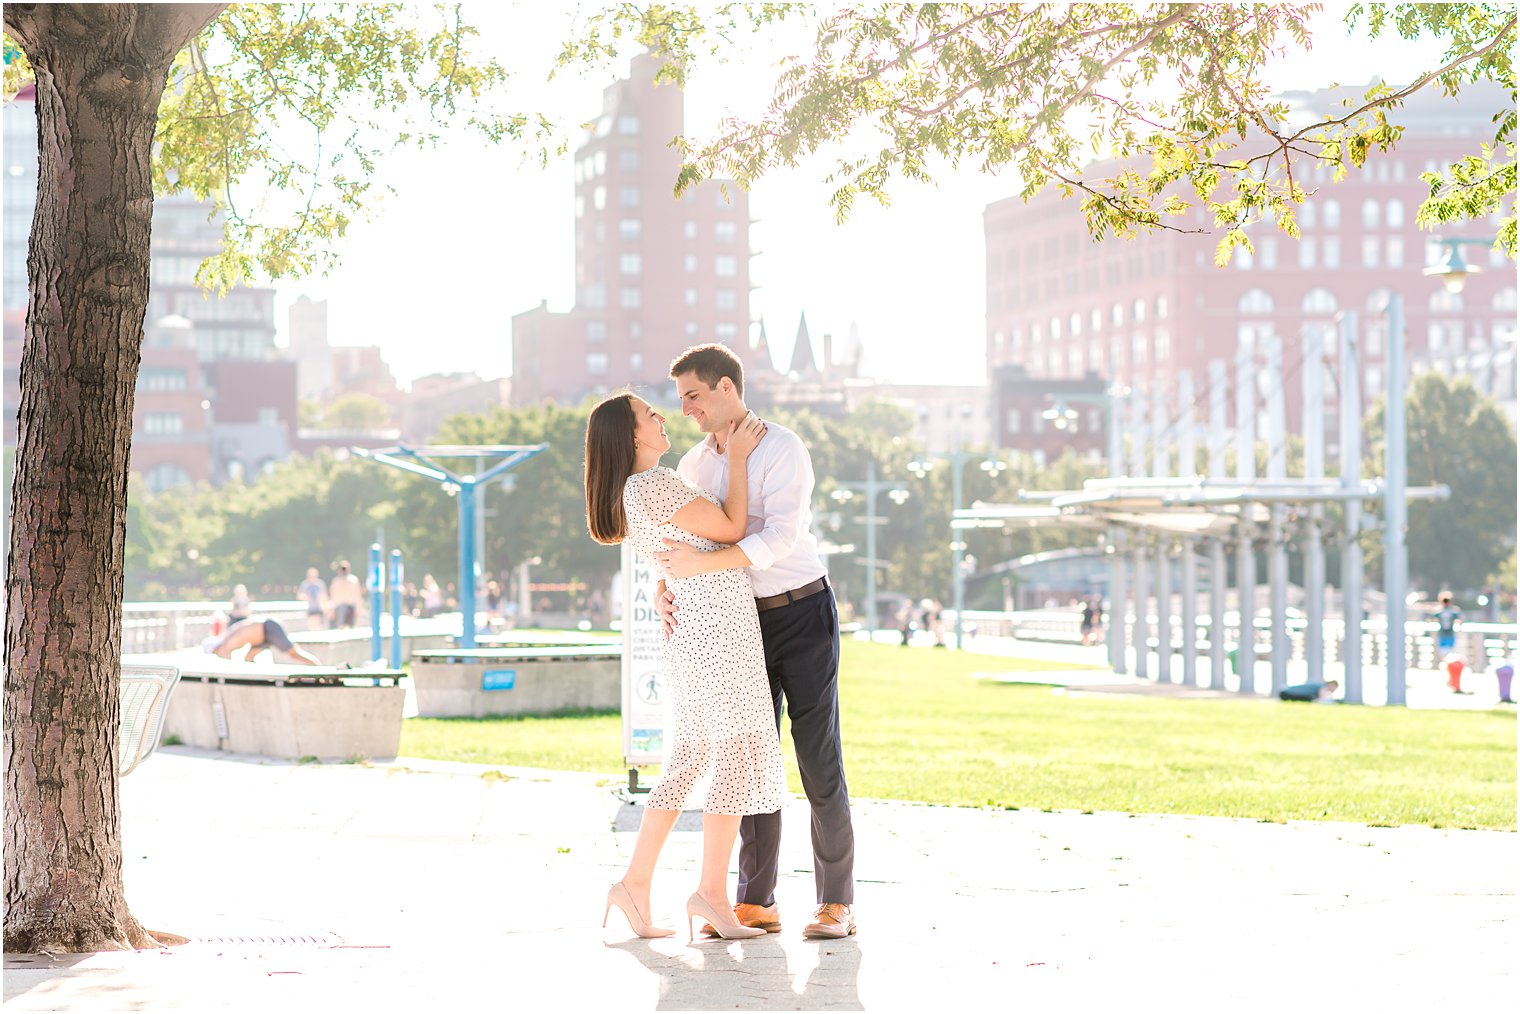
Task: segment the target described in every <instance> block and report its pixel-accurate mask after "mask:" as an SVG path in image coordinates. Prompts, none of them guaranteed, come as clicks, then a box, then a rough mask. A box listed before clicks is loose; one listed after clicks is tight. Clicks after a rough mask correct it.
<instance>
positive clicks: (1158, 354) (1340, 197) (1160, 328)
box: [985, 87, 1515, 453]
mask: <svg viewBox="0 0 1520 1014" xmlns="http://www.w3.org/2000/svg"><path fill="white" fill-rule="evenodd" d="M1341 97H1342V93H1340V92H1332V91H1330V90H1325V91H1318V92H1313V93H1295V94H1292V95H1289V96H1287V98H1288V99H1289V100H1290V101H1291V102H1293V103H1294V104H1295V105H1296V106H1297V107H1298V108H1299V109H1301V110H1303V111H1304V112H1305V113H1308V114H1312V115H1316V116H1321V115H1323V114H1325V113H1328V112H1330V111H1332V110H1338V109H1339V108H1340V105H1339V103H1340V98H1341ZM1496 102H1498V103H1501V104H1502V103H1507V102H1508V96H1507V95H1501V94H1499V93H1498V92H1497V90H1493V91H1492V92H1491V91H1490V90H1487V89H1481V88H1477V87H1470V88H1466V89H1464V90H1463V92H1462V94H1461V98H1460V101H1453V100H1450V99H1446V98H1444V97H1441V96H1439V95H1436V94H1434V93H1433V92H1432V90H1429V89H1427V90H1426V91H1425V92H1421V93H1419V94H1418V95H1417V96H1415V97H1414V98H1413V99H1411V100H1410V101H1409V102H1408V103H1407V104H1406V106H1405V109H1404V110H1403V112H1402V114H1401V117H1402V119H1401V122H1403V123H1404V124H1405V126H1406V132H1405V135H1404V137H1403V139H1402V140H1401V141H1400V142H1399V145H1398V147H1397V149H1396V150H1395V151H1394V152H1392V153H1391V154H1388V155H1384V156H1375V157H1374V158H1372V159H1371V160H1370V162H1369V164H1368V166H1367V167H1366V168H1365V169H1364V170H1362V171H1359V172H1352V173H1351V174H1349V175H1348V177H1347V178H1346V179H1345V180H1343V181H1342V182H1340V183H1334V182H1332V181H1331V179H1330V177H1329V175H1328V174H1327V173H1326V172H1325V171H1324V170H1323V169H1322V168H1320V167H1310V166H1305V167H1304V169H1303V170H1302V171H1303V172H1305V173H1306V174H1307V182H1308V185H1309V186H1310V187H1311V188H1313V189H1317V191H1318V192H1317V193H1316V194H1315V195H1314V196H1312V197H1311V198H1310V200H1309V202H1308V203H1307V204H1306V205H1304V206H1303V207H1302V208H1301V209H1300V217H1299V223H1300V226H1301V231H1302V237H1301V238H1300V239H1299V240H1294V239H1293V238H1292V237H1290V236H1288V235H1286V234H1284V233H1282V232H1279V231H1277V230H1276V229H1275V227H1274V226H1273V224H1272V223H1271V222H1262V223H1258V224H1257V225H1255V226H1254V227H1253V228H1252V229H1251V230H1249V231H1250V235H1251V237H1252V240H1253V242H1254V245H1255V252H1254V253H1253V254H1249V255H1248V254H1246V253H1245V251H1244V250H1241V249H1237V251H1236V256H1235V258H1234V259H1233V261H1232V263H1231V264H1230V265H1229V266H1228V267H1226V268H1223V269H1219V268H1215V267H1214V264H1213V256H1214V246H1215V244H1216V242H1217V241H1218V239H1219V233H1218V231H1217V230H1215V228H1214V226H1213V225H1212V223H1211V222H1209V221H1206V220H1205V217H1204V215H1203V213H1202V212H1200V211H1198V210H1197V209H1194V210H1193V211H1192V212H1190V213H1189V214H1188V215H1187V216H1184V217H1182V218H1180V219H1176V220H1174V221H1175V224H1177V225H1179V226H1181V227H1183V228H1204V229H1207V230H1209V231H1208V232H1207V233H1205V234H1203V235H1183V234H1179V233H1177V232H1163V233H1157V234H1151V235H1148V236H1141V237H1139V238H1137V239H1135V240H1133V241H1129V242H1123V241H1117V240H1110V241H1108V242H1104V243H1095V242H1093V241H1092V240H1091V239H1090V238H1089V237H1088V234H1087V230H1086V227H1085V225H1084V222H1083V219H1082V216H1081V214H1080V212H1079V211H1078V208H1077V204H1076V202H1075V201H1062V200H1061V199H1060V198H1059V197H1058V196H1057V195H1056V194H1055V193H1054V192H1053V191H1050V190H1047V191H1045V192H1044V193H1042V194H1041V195H1040V196H1038V197H1036V198H1035V199H1034V200H1032V201H1030V202H1029V203H1028V204H1027V205H1026V204H1025V203H1024V202H1023V201H1022V200H1020V199H1018V198H1016V197H1015V198H1010V199H1008V200H1004V201H999V202H997V203H995V204H992V205H989V206H988V208H987V210H986V212H985V228H986V241H987V364H988V376H989V377H990V378H992V381H993V385H992V386H993V392H992V398H993V400H994V412H993V422H994V440H995V441H996V442H997V444H998V445H999V446H1003V447H1010V448H1028V449H1033V448H1034V447H1041V448H1044V449H1045V450H1046V451H1047V453H1049V451H1050V450H1052V449H1058V448H1052V447H1049V446H1047V445H1049V444H1050V443H1051V441H1050V438H1049V434H1048V433H1047V432H1044V430H1043V426H1042V423H1041V421H1040V420H1041V416H1042V413H1043V412H1044V410H1046V409H1049V408H1051V407H1053V406H1054V405H1055V404H1056V402H1057V401H1058V400H1059V398H1058V397H1057V396H1055V392H1052V393H1051V394H1050V395H1046V396H1040V395H1039V394H1038V393H1035V392H1031V390H1030V383H1029V382H1030V381H1034V382H1036V386H1038V382H1039V381H1041V380H1048V381H1051V382H1056V381H1059V382H1061V383H1062V384H1063V385H1064V384H1069V383H1072V382H1083V378H1086V380H1085V382H1084V384H1085V386H1087V387H1096V388H1097V389H1098V390H1101V389H1102V388H1103V387H1104V386H1106V385H1107V384H1108V383H1109V382H1117V383H1119V384H1122V385H1126V386H1130V387H1135V388H1138V389H1139V390H1141V391H1143V392H1151V391H1153V390H1154V389H1155V387H1156V385H1158V384H1159V385H1161V386H1162V388H1163V390H1164V391H1165V392H1166V397H1167V399H1168V403H1169V405H1170V406H1171V407H1170V409H1169V411H1170V412H1171V413H1173V415H1174V416H1175V413H1176V411H1177V408H1176V405H1175V392H1176V390H1177V378H1178V376H1179V374H1180V373H1181V372H1182V371H1188V372H1190V373H1191V376H1192V380H1193V383H1194V390H1195V405H1196V406H1197V408H1196V411H1197V414H1198V418H1199V419H1200V420H1203V419H1205V418H1206V417H1207V397H1208V390H1207V389H1208V370H1209V363H1210V362H1211V361H1213V360H1223V361H1224V362H1226V363H1228V364H1230V374H1229V375H1230V380H1229V383H1230V385H1231V392H1232V393H1231V395H1230V397H1229V398H1228V399H1227V404H1229V406H1230V413H1231V417H1232V422H1231V425H1233V412H1234V396H1233V385H1234V365H1233V364H1234V360H1235V355H1236V349H1237V347H1238V345H1239V343H1240V342H1241V341H1242V340H1250V341H1254V343H1255V347H1256V349H1257V350H1258V353H1259V352H1260V350H1261V348H1262V343H1263V340H1264V339H1265V338H1267V337H1268V336H1271V335H1276V336H1278V337H1280V338H1281V339H1282V342H1283V364H1284V376H1285V381H1284V391H1285V395H1286V402H1287V417H1286V418H1287V425H1288V428H1289V430H1290V431H1293V432H1300V431H1301V427H1300V422H1299V420H1300V418H1301V417H1300V405H1299V400H1300V383H1299V381H1298V380H1297V379H1296V378H1297V367H1298V366H1299V365H1300V364H1301V362H1302V354H1303V353H1302V335H1303V332H1304V330H1305V329H1306V328H1310V327H1315V328H1326V329H1329V328H1331V327H1333V324H1332V321H1333V318H1334V316H1335V314H1336V313H1337V311H1339V310H1342V309H1349V310H1356V311H1358V312H1359V315H1360V321H1361V325H1362V335H1363V350H1364V354H1365V355H1364V361H1363V374H1364V375H1363V378H1362V381H1363V388H1362V390H1363V392H1364V397H1365V398H1367V399H1369V400H1370V399H1372V398H1377V397H1380V396H1382V395H1383V394H1384V369H1383V363H1384V345H1385V343H1386V328H1385V325H1384V324H1383V322H1382V320H1381V318H1380V316H1379V314H1378V312H1377V311H1378V310H1379V308H1380V307H1381V305H1382V301H1383V298H1384V295H1385V293H1387V292H1390V291H1396V292H1399V293H1402V294H1403V296H1404V302H1405V313H1406V323H1407V328H1408V348H1409V354H1410V358H1411V360H1413V361H1415V362H1416V363H1419V362H1421V361H1429V362H1433V363H1439V362H1441V361H1442V360H1441V359H1440V356H1439V353H1441V352H1443V351H1446V352H1455V353H1456V358H1460V359H1461V361H1462V362H1461V367H1460V369H1461V371H1462V372H1467V373H1469V374H1470V375H1475V379H1478V380H1479V384H1480V387H1486V388H1487V389H1488V390H1490V393H1493V394H1494V395H1495V397H1496V398H1498V399H1499V400H1500V402H1501V403H1507V406H1508V407H1509V408H1510V411H1511V413H1512V414H1513V406H1514V401H1515V380H1514V372H1515V369H1514V362H1515V360H1514V333H1515V275H1514V266H1513V264H1512V263H1511V262H1509V261H1508V260H1507V259H1505V258H1504V257H1503V256H1502V255H1498V254H1491V253H1490V252H1488V251H1485V250H1483V249H1482V248H1481V247H1469V248H1467V251H1466V253H1467V254H1468V256H1469V259H1470V260H1474V261H1476V262H1477V263H1478V264H1479V265H1481V266H1482V267H1484V268H1485V269H1486V270H1485V271H1484V272H1483V273H1482V274H1479V275H1477V276H1476V277H1474V278H1471V279H1469V281H1468V283H1467V287H1466V290H1465V291H1464V292H1463V293H1462V294H1461V295H1460V296H1452V295H1450V294H1449V293H1446V292H1445V291H1444V289H1443V287H1442V286H1441V285H1440V283H1439V282H1437V281H1435V280H1433V279H1429V278H1426V277H1424V276H1423V275H1422V274H1421V272H1422V270H1423V269H1424V268H1425V267H1426V265H1427V263H1428V258H1429V257H1433V256H1434V254H1435V251H1428V250H1427V245H1428V241H1429V239H1430V237H1431V235H1432V234H1431V233H1429V232H1424V231H1422V230H1420V229H1419V228H1417V227H1416V225H1415V212H1416V210H1417V209H1418V207H1419V205H1420V202H1421V200H1422V199H1423V197H1424V196H1425V195H1426V194H1428V192H1429V188H1428V186H1427V185H1426V184H1424V183H1422V182H1421V181H1420V180H1419V178H1418V177H1419V174H1420V173H1422V172H1425V171H1429V170H1432V169H1437V168H1439V167H1441V166H1444V165H1445V164H1446V163H1447V162H1449V161H1450V160H1451V159H1453V158H1456V157H1459V156H1460V155H1462V154H1465V153H1468V152H1471V151H1474V150H1475V149H1476V139H1478V138H1483V137H1490V138H1491V135H1492V129H1493V125H1492V123H1491V122H1490V118H1491V116H1492V115H1493V113H1494V112H1495V110H1496V109H1498V108H1499V106H1498V105H1495V103H1496ZM1107 168H1108V167H1105V166H1096V167H1093V168H1092V169H1090V170H1089V171H1088V176H1089V177H1092V178H1101V177H1102V176H1103V175H1105V174H1106V170H1107ZM1301 178H1303V177H1301ZM1485 231H1486V232H1488V233H1490V234H1491V233H1492V232H1493V231H1494V225H1493V224H1491V223H1471V224H1466V225H1458V226H1453V227H1451V228H1449V229H1443V230H1439V231H1438V232H1437V233H1436V235H1462V236H1471V235H1481V234H1483V233H1484V232H1485ZM1326 348H1327V349H1328V350H1329V352H1330V355H1329V360H1330V368H1331V372H1332V380H1331V382H1330V383H1329V384H1328V385H1327V387H1328V390H1329V391H1330V392H1331V394H1332V397H1333V392H1334V390H1335V389H1336V383H1335V381H1334V379H1333V375H1334V373H1335V371H1336V370H1337V369H1338V365H1337V357H1336V355H1335V348H1336V345H1335V340H1334V337H1333V333H1332V335H1331V336H1330V337H1328V338H1327V341H1326ZM1454 368H1455V367H1454ZM1480 369H1481V371H1482V376H1481V377H1477V376H1476V374H1477V372H1478V371H1479V370H1480ZM999 378H1002V379H1001V381H1000V379H999ZM1000 390H1001V391H1002V392H1003V393H1002V394H1001V395H1000V394H999V391H1000ZM1085 404H1086V406H1087V407H1085V408H1084V407H1082V406H1078V405H1076V404H1072V405H1071V406H1070V407H1071V408H1073V409H1076V410H1078V417H1077V419H1076V420H1075V423H1076V425H1075V426H1074V427H1072V428H1069V429H1068V430H1066V431H1065V432H1064V433H1063V434H1062V445H1063V446H1070V447H1073V448H1075V449H1076V450H1078V451H1079V452H1088V453H1102V452H1103V448H1104V429H1103V426H1104V421H1103V417H1102V410H1101V406H1100V407H1096V408H1095V407H1093V406H1094V404H1095V403H1092V402H1087V403H1085ZM1327 408H1329V409H1330V411H1327V418H1326V427H1327V437H1328V444H1329V445H1330V446H1332V447H1333V445H1334V443H1335V435H1336V433H1337V428H1336V422H1335V416H1334V412H1333V406H1332V405H1327ZM1258 432H1259V433H1263V432H1265V431H1264V430H1262V429H1260V428H1259V429H1258Z"/></svg>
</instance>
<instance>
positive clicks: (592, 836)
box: [5, 747, 1517, 1014]
mask: <svg viewBox="0 0 1520 1014" xmlns="http://www.w3.org/2000/svg"><path fill="white" fill-rule="evenodd" d="M618 789H619V786H618V784H617V782H616V781H615V780H612V779H602V778H597V777H594V776H588V775H582V774H567V773H562V772H543V771H533V770H522V769H500V768H486V767H478V766H473V765H458V764H443V763H437V762H425V761H414V760H406V759H402V760H400V761H398V762H396V763H394V764H377V765H374V766H349V765H327V766H322V765H308V766H301V765H292V764H285V763H278V762H268V761H262V760H259V759H255V758H229V757H227V756H226V755H212V754H209V753H203V752H197V751H194V750H190V749H187V748H182V747H176V748H168V749H165V750H162V751H160V752H159V753H158V754H156V755H155V756H154V757H153V758H151V759H150V760H149V761H148V762H147V763H145V764H144V765H143V766H142V767H141V768H139V769H138V771H137V772H135V773H134V774H133V775H132V776H130V777H129V778H127V779H125V780H124V782H123V789H122V807H123V812H124V815H125V817H124V838H125V842H126V847H127V868H126V877H127V890H128V897H129V899H130V901H131V904H132V907H133V911H134V912H135V914H136V915H137V916H138V918H139V919H141V920H142V921H143V922H144V923H145V924H146V925H147V926H149V927H150V928H153V929H160V930H168V931H171V932H175V933H179V934H181V935H185V936H189V937H192V938H193V940H192V942H191V943H190V944H187V945H184V946H182V947H177V948H172V949H168V950H163V951H151V952H137V953H124V954H97V955H87V956H70V957H64V958H56V959H50V958H47V957H44V956H28V955H8V956H7V958H6V971H5V1010H6V1011H16V1012H21V1011H53V1010H60V1011H62V1010H67V1011H80V1012H93V1011H124V1010H154V1011H194V1012H198V1014H200V1012H207V1014H209V1012H224V1011H238V1012H242V1011H249V1012H252V1011H258V1012H261V1014H263V1012H268V1011H270V1010H275V1011H289V1012H304V1011H306V1010H345V1011H347V1010H353V1011H406V1012H408V1014H423V1012H428V1011H434V1010H449V1011H453V1010H459V1011H476V1010H480V1011H490V1010H503V1011H505V1010H523V1009H527V1010H556V1011H557V1010H566V1011H572V1010H574V1011H578V1010H601V1011H617V1010H703V1009H705V1010H735V1009H741V1010H834V1009H840V1010H864V1009H869V1010H925V1009H928V1010H955V1009H969V1010H983V1009H997V1010H1007V1009H1014V1008H1017V1009H1026V1010H1037V1009H1052V1010H1099V1009H1101V1010H1105V1011H1111V1010H1115V1009H1129V1008H1134V1007H1136V1006H1137V1005H1143V1006H1144V1007H1146V1008H1149V1007H1151V1006H1155V1005H1160V1004H1164V1005H1166V1006H1167V1007H1168V1008H1171V1009H1173V1010H1203V1009H1209V1010H1228V1011H1239V1010H1274V1011H1280V1010H1282V1009H1284V1008H1285V1007H1288V1006H1290V1005H1291V1006H1293V1007H1297V1008H1300V1009H1307V1010H1319V1009H1324V1010H1329V1009H1374V1010H1375V1009H1389V1010H1416V1009H1434V1008H1435V1007H1436V1006H1437V1005H1438V1004H1439V1005H1440V1006H1441V1007H1443V1008H1447V1009H1453V1010H1464V1009H1472V1008H1476V1007H1477V1006H1478V1005H1479V1004H1480V1003H1483V1004H1485V1005H1486V1004H1487V1003H1488V1002H1489V1001H1492V1000H1493V999H1495V998H1499V997H1503V996H1506V995H1509V996H1512V995H1513V993H1514V987H1515V979H1514V976H1513V975H1512V972H1511V969H1512V968H1513V967H1514V964H1515V962H1516V960H1517V958H1516V955H1517V950H1516V947H1515V945H1516V943H1517V932H1516V925H1517V920H1516V911H1515V890H1514V888H1515V866H1516V864H1515V856H1516V846H1517V839H1516V836H1515V835H1514V834H1509V833H1500V832H1474V831H1437V830H1431V829H1428V828H1423V827H1411V828H1375V827H1366V826H1363V825H1356V824H1332V823H1308V822H1305V823H1292V824H1285V825H1284V824H1263V823H1257V822H1253V821H1245V820H1231V819H1222V818H1202V817H1176V816H1128V815H1124V814H1112V813H1097V814H1080V813H1075V812H1055V813H1046V812H1039V811H1028V810H1019V811H982V810H972V809H960V808H948V807H931V806H922V805H916V804H906V803H895V802H879V801H869V800H860V801H857V804H856V807H855V819H856V827H857V835H858V848H857V853H858V865H857V876H858V877H859V894H858V899H857V911H858V914H859V918H860V925H861V932H860V935H859V936H858V937H855V938H852V939H850V940H846V941H837V942H823V943H820V942H810V941H804V940H803V939H802V938H801V936H800V930H801V927H802V925H803V924H804V923H805V922H806V921H807V917H808V915H809V914H810V911H811V908H812V904H813V897H812V872H811V865H812V864H811V852H810V847H809V840H808V815H807V811H806V804H805V803H804V802H803V801H801V800H800V799H798V800H794V801H793V802H792V803H791V804H790V805H789V808H788V812H787V816H786V831H785V841H784V845H783V856H782V869H783V871H784V874H783V880H782V883H781V885H780V888H779V890H778V895H779V900H780V904H781V909H782V919H783V922H784V924H785V925H784V929H783V932H782V933H781V934H779V935H775V936H770V937H767V938H764V939H762V940H758V941H736V942H732V943H728V942H722V941H711V942H703V941H700V940H699V941H698V942H697V943H695V944H688V943H687V941H686V933H685V929H684V927H682V928H681V929H680V931H679V932H678V935H677V937H675V938H673V939H669V940H657V941H643V940H639V939H637V938H635V937H633V936H632V935H631V934H630V932H629V930H628V928H627V925H626V923H624V922H623V921H622V920H621V917H620V916H619V914H618V912H617V911H616V910H614V911H613V913H612V919H611V920H610V921H609V924H608V928H607V929H605V930H603V929H602V928H601V925H600V922H601V915H602V907H603V898H604V896H605V892H606V887H607V885H608V884H609V883H610V882H612V881H613V880H615V879H616V878H617V877H618V876H619V875H620V873H621V869H622V866H623V864H624V863H625V862H626V859H627V856H628V854H629V851H630V850H631V847H632V844H633V837H634V835H633V833H632V830H621V831H620V830H617V829H616V828H619V827H624V828H629V829H631V828H634V827H636V826H637V818H638V814H637V811H636V809H635V808H632V807H628V806H627V804H625V803H624V802H623V801H622V800H621V799H620V798H619V797H618ZM697 826H699V824H698V822H697V820H696V819H695V815H688V816H687V817H683V822H682V824H681V825H679V827H678V830H677V831H676V833H675V834H674V835H673V836H672V840H671V843H670V845H669V846H668V847H667V850H666V853H665V856H664V859H663V862H662V867H661V873H660V876H659V877H658V878H657V880H656V883H655V898H656V904H655V914H656V917H657V919H658V920H659V921H661V922H663V923H665V924H666V925H672V926H681V925H682V924H681V916H680V911H679V906H680V904H681V901H682V900H683V899H684V898H685V896H686V895H687V894H688V893H690V891H691V890H692V889H693V887H694V885H695V877H696V873H695V871H696V866H697V860H698V856H699V848H700V835H699V834H698V833H696V831H695V830H680V829H679V828H681V827H691V828H695V827H697Z"/></svg>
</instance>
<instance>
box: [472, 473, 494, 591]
mask: <svg viewBox="0 0 1520 1014" xmlns="http://www.w3.org/2000/svg"><path fill="white" fill-rule="evenodd" d="M484 471H485V461H484V460H482V459H481V458H476V459H475V474H476V475H477V476H479V475H480V474H481V473H482V472H484ZM490 485H491V484H490V483H489V482H479V481H477V482H476V484H475V594H476V596H477V597H484V595H485V593H486V584H485V577H486V490H487V488H488V487H489V486H490Z"/></svg>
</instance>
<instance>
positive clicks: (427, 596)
mask: <svg viewBox="0 0 1520 1014" xmlns="http://www.w3.org/2000/svg"><path fill="white" fill-rule="evenodd" d="M441 612H443V589H442V588H440V587H438V582H437V580H435V579H434V577H433V575H431V574H424V575H422V615H423V616H433V615H436V614H437V613H441Z"/></svg>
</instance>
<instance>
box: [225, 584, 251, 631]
mask: <svg viewBox="0 0 1520 1014" xmlns="http://www.w3.org/2000/svg"><path fill="white" fill-rule="evenodd" d="M251 615H253V599H252V598H250V597H249V595H248V586H247V585H245V584H240V585H237V586H235V587H234V588H233V589H232V600H231V602H230V608H229V609H228V610H227V622H228V624H233V623H242V622H243V621H244V620H246V619H248V617H249V616H251Z"/></svg>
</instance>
